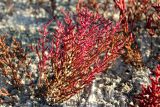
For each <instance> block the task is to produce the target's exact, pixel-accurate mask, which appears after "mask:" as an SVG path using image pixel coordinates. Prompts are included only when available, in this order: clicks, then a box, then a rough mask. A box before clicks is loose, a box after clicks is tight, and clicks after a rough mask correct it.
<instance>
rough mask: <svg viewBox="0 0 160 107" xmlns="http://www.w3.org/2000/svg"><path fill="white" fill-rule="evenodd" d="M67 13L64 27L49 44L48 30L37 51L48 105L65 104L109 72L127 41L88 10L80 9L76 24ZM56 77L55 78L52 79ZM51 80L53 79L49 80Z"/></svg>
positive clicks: (56, 32)
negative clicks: (65, 101) (63, 102)
mask: <svg viewBox="0 0 160 107" xmlns="http://www.w3.org/2000/svg"><path fill="white" fill-rule="evenodd" d="M63 13H64V16H65V17H64V23H63V22H60V21H57V26H58V27H57V29H55V33H54V34H53V39H52V40H51V43H49V42H48V41H49V39H47V34H49V32H47V30H46V29H47V27H48V25H49V24H50V23H51V22H52V21H50V22H49V23H47V24H46V25H44V27H43V30H42V31H40V32H41V33H42V35H43V36H42V38H41V39H40V41H39V43H38V46H37V48H36V53H37V55H38V57H39V65H38V69H39V73H40V79H39V86H40V87H43V86H44V87H46V89H47V91H46V93H45V95H44V96H45V97H46V99H47V100H48V102H51V103H53V102H62V101H64V100H66V99H68V98H70V97H71V96H73V95H75V94H76V93H78V92H79V91H80V90H82V89H83V88H84V87H85V86H87V85H89V84H90V83H91V82H92V80H93V79H94V77H95V75H96V74H97V73H100V72H103V71H104V70H106V69H107V68H108V67H109V66H110V65H111V64H112V63H113V61H114V60H115V59H116V58H118V57H119V56H120V51H121V50H122V49H123V46H124V44H125V41H126V40H127V38H126V37H125V36H123V35H120V34H117V31H118V30H119V24H120V23H117V24H116V25H115V26H114V25H113V24H112V22H111V21H109V20H107V19H105V18H103V17H102V16H101V15H99V14H98V13H94V12H91V11H89V10H88V9H86V8H78V9H77V14H76V15H75V16H74V20H73V19H72V18H71V16H70V15H69V13H66V12H63ZM51 74H52V75H51ZM49 77H51V78H49Z"/></svg>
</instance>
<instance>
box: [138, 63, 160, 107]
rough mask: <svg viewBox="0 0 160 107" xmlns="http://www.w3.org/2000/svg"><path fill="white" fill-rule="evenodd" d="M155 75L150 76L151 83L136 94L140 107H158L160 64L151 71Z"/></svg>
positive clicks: (159, 99) (159, 101)
mask: <svg viewBox="0 0 160 107" xmlns="http://www.w3.org/2000/svg"><path fill="white" fill-rule="evenodd" d="M152 72H153V74H155V77H153V76H150V80H151V84H150V85H148V86H147V87H145V86H144V85H142V91H141V93H140V94H138V95H136V97H135V99H136V100H137V101H138V103H139V106H140V107H159V106H160V64H159V65H157V67H156V69H155V70H154V71H152Z"/></svg>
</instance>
